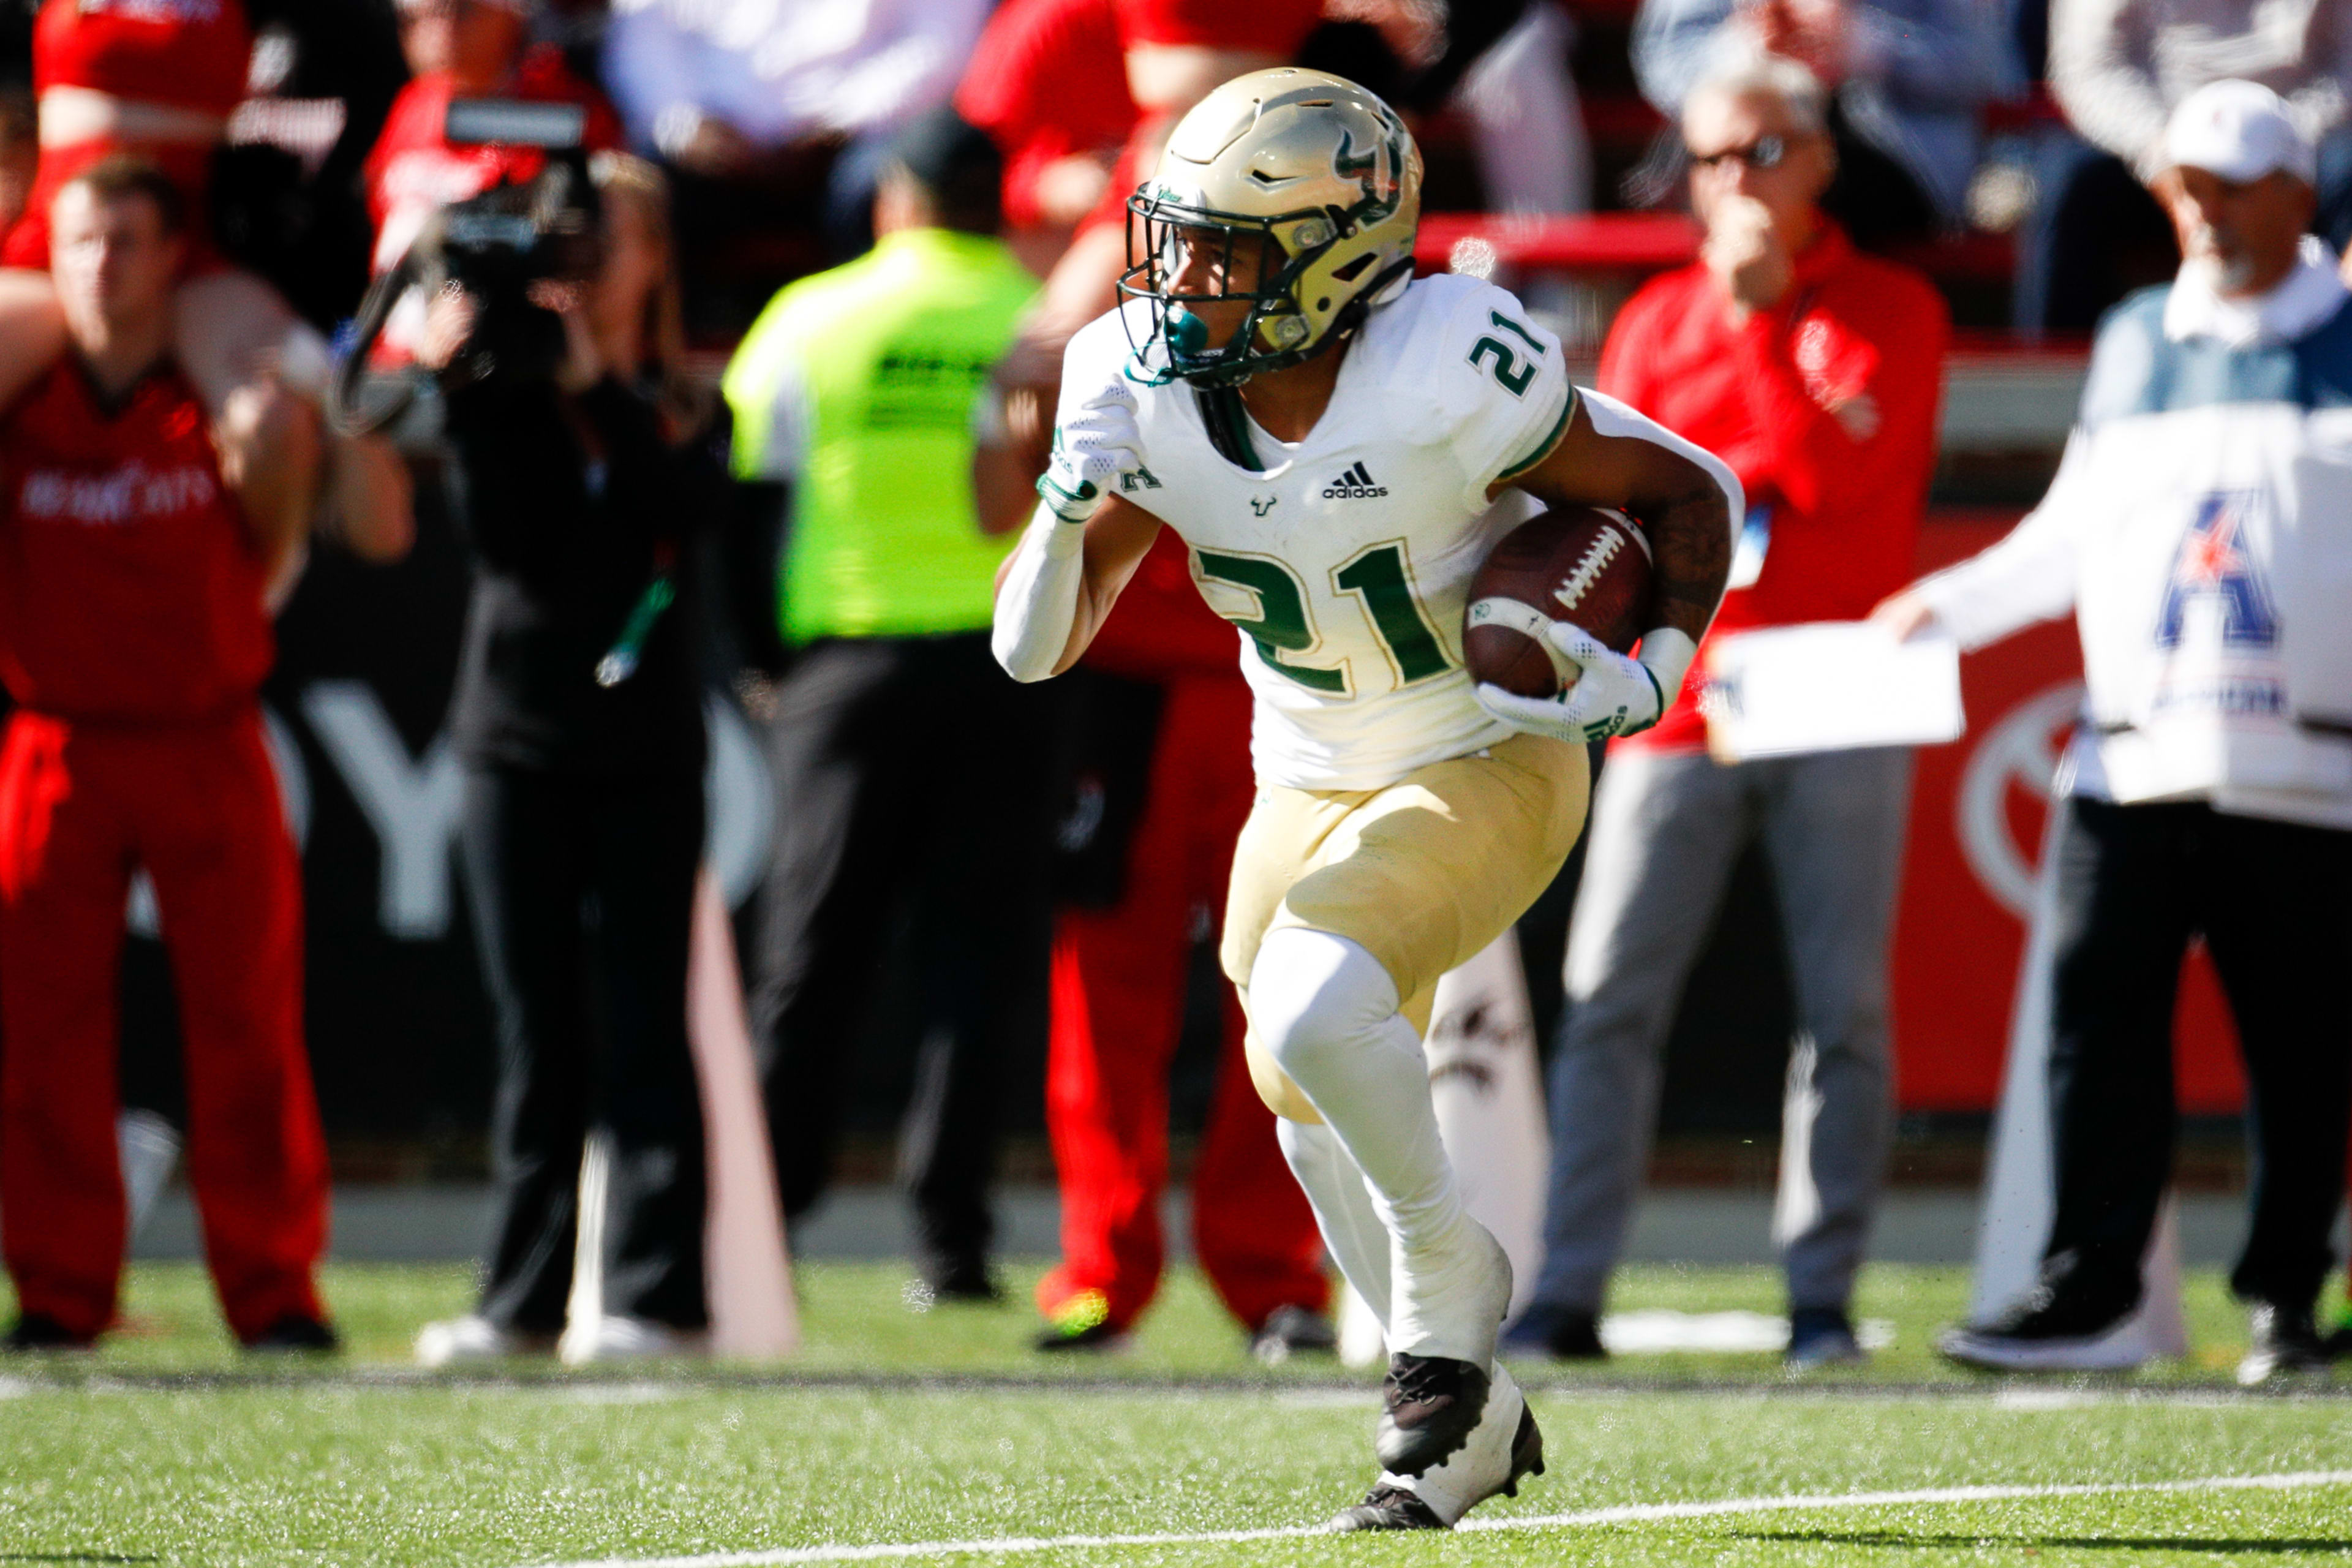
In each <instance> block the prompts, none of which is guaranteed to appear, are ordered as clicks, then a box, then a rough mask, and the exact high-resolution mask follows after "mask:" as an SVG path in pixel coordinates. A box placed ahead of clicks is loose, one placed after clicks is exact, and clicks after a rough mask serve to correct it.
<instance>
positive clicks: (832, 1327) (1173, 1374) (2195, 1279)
mask: <svg viewBox="0 0 2352 1568" xmlns="http://www.w3.org/2000/svg"><path fill="white" fill-rule="evenodd" d="M1040 1272H1042V1269H1041V1268H1039V1267H1038V1266H1034V1265H1031V1266H1026V1267H1016V1268H1009V1269H1007V1270H1006V1271H1005V1273H1004V1283H1005V1296H1004V1300H1003V1303H1002V1304H1001V1305H999V1306H996V1307H971V1306H950V1305H946V1304H940V1305H938V1306H927V1305H926V1304H925V1300H924V1294H923V1292H922V1291H921V1289H919V1287H918V1286H916V1285H915V1284H914V1283H913V1281H912V1279H911V1278H910V1276H909V1273H908V1269H907V1268H906V1267H905V1266H904V1265H901V1264H897V1263H817V1264H803V1265H801V1266H800V1267H799V1268H797V1270H796V1272H795V1275H794V1279H795V1283H796V1284H797V1286H798V1288H799V1291H800V1297H801V1315H802V1326H803V1335H804V1339H805V1344H804V1347H803V1352H802V1353H801V1355H800V1356H799V1357H798V1358H796V1359H795V1360H794V1361H793V1362H792V1363H789V1366H790V1368H791V1369H792V1370H793V1371H795V1372H800V1373H865V1372H881V1373H897V1374H912V1373H979V1374H990V1375H994V1374H1007V1375H1013V1376H1017V1377H1022V1378H1062V1377H1076V1378H1081V1379H1086V1380H1088V1381H1093V1380H1098V1379H1102V1378H1106V1377H1109V1378H1130V1379H1135V1380H1139V1381H1152V1382H1157V1381H1165V1380H1167V1379H1169V1378H1199V1377H1215V1378H1221V1379H1244V1380H1250V1381H1276V1382H1294V1381H1300V1380H1305V1381H1311V1382H1321V1383H1328V1382H1331V1381H1334V1380H1335V1379H1338V1380H1343V1381H1350V1382H1353V1381H1365V1382H1367V1383H1369V1381H1370V1380H1357V1379H1354V1378H1353V1377H1352V1374H1343V1373H1339V1372H1338V1371H1336V1369H1335V1368H1334V1367H1333V1365H1332V1363H1330V1362H1329V1361H1328V1360H1326V1361H1319V1362H1314V1361H1310V1362H1307V1363H1300V1364H1299V1365H1297V1366H1295V1367H1292V1368H1287V1369H1284V1370H1283V1371H1282V1372H1279V1373H1267V1372H1266V1371H1265V1369H1263V1368H1260V1367H1259V1366H1257V1364H1256V1363H1254V1362H1251V1361H1250V1360H1248V1359H1247V1358H1246V1357H1245V1356H1244V1354H1243V1342H1242V1336H1241V1331H1240V1329H1239V1328H1238V1327H1237V1326H1236V1325H1235V1324H1234V1322H1233V1321H1232V1320H1230V1319H1229V1318H1227V1317H1226V1316H1225V1314H1224V1311H1223V1308H1221V1307H1220V1306H1219V1305H1218V1303H1217V1300H1216V1298H1215V1297H1214V1296H1213V1294H1212V1293H1211V1292H1210V1290H1209V1289H1208V1288H1207V1286H1206V1284H1205V1282H1204V1281H1203V1280H1202V1277H1201V1275H1200V1274H1199V1273H1198V1271H1197V1270H1193V1269H1189V1268H1187V1269H1181V1270H1176V1271H1172V1272H1171V1275H1170V1277H1169V1279H1168V1282H1167V1284H1166V1286H1165V1288H1164V1289H1162V1291H1161V1293H1160V1300H1158V1301H1157V1302H1155V1303H1154V1304H1153V1306H1152V1309H1151V1310H1150V1313H1149V1314H1148V1315H1147V1316H1146V1317H1145V1319H1144V1320H1143V1322H1142V1325H1141V1328H1140V1331H1139V1332H1138V1333H1137V1334H1136V1336H1135V1338H1134V1341H1133V1342H1132V1345H1131V1348H1130V1349H1129V1352H1127V1353H1125V1354H1122V1355H1119V1356H1116V1357H1102V1356H1076V1357H1071V1356H1043V1355H1039V1354H1037V1353H1036V1352H1034V1351H1032V1350H1031V1349H1030V1348H1029V1345H1030V1341H1031V1339H1032V1338H1033V1337H1034V1335H1035V1333H1036V1332H1037V1330H1038V1328H1039V1327H1040V1324H1039V1322H1038V1320H1037V1316H1036V1313H1035V1310H1034V1308H1033V1307H1032V1306H1031V1304H1030V1303H1031V1290H1032V1288H1033V1287H1034V1284H1035V1282H1036V1279H1037V1276H1038V1274H1039V1273H1040ZM322 1281H323V1289H324V1291H325V1294H326V1297H327V1300H328V1304H329V1307H330V1310H331V1311H332V1313H333V1314H334V1316H335V1319H336V1321H337V1323H338V1324H339V1326H340V1327H341V1330H342V1331H343V1334H344V1337H345V1339H346V1341H347V1342H348V1344H349V1348H350V1354H349V1356H348V1357H347V1358H346V1360H345V1363H343V1364H347V1365H348V1364H358V1365H368V1364H373V1363H384V1364H397V1365H402V1366H405V1365H406V1364H407V1363H408V1362H409V1357H410V1345H411V1342H413V1340H414V1339H415V1333H416V1329H417V1326H418V1325H419V1324H421V1323H424V1322H425V1321H429V1320H431V1319H434V1318H442V1317H450V1316H454V1315H455V1314H457V1313H459V1312H462V1311H464V1310H466V1309H467V1306H468V1304H470V1302H471V1300H472V1299H473V1271H472V1269H471V1268H469V1267H467V1266H465V1265H459V1264H425V1265H418V1264H406V1265H388V1264H330V1265H329V1266H328V1267H327V1268H325V1270H324V1271H323V1274H322ZM2187 1300H2188V1310H2189V1338H2190V1342H2191V1344H2192V1346H2193V1347H2194V1348H2193V1351H2192V1353H2191V1355H2190V1356H2189V1360H2188V1361H2187V1362H2185V1363H2161V1364H2158V1365H2157V1366H2153V1367H2150V1368H2147V1369H2146V1370H2144V1371H2142V1372H2140V1373H2135V1374H2133V1375H2132V1377H2131V1378H2130V1379H2128V1380H2126V1381H2129V1382H2132V1383H2134V1384H2163V1385H2171V1384H2179V1383H2194V1384H2213V1385H2215V1386H2218V1387H2227V1386H2230V1373H2231V1369H2232V1368H2234V1367H2235V1366H2236V1365H2237V1362H2238V1357H2239V1356H2240V1354H2241V1353H2242V1352H2243V1350H2244V1347H2245V1338H2246V1326H2245V1316H2244V1312H2243V1310H2242V1309H2241V1308H2239V1307H2238V1306H2237V1305H2236V1304H2235V1303H2233V1302H2232V1301H2231V1300H2230V1299H2229V1293H2228V1290H2227V1289H2226V1288H2225V1286H2224V1285H2223V1283H2222V1279H2221V1275H2220V1274H2219V1273H2218V1272H2213V1271H2200V1272H2197V1273H2194V1274H2192V1275H2190V1276H2189V1280H2188V1288H2187ZM14 1305H15V1304H14V1300H13V1298H12V1297H11V1296H10V1294H9V1292H8V1289H7V1287H6V1284H5V1280H0V1311H5V1312H7V1313H10V1314H13V1311H14ZM1611 1305H1612V1309H1618V1310H1629V1309H1637V1308H1645V1307H1670V1308H1675V1309H1679V1310H1686V1311H1714V1310H1724V1309H1727V1308H1745V1309H1748V1310H1755V1311H1762V1312H1777V1311H1780V1310H1783V1308H1784V1305H1785V1302H1784V1300H1783V1298H1782V1295H1781V1286H1780V1277H1779V1275H1778V1273H1777V1271H1775V1270H1773V1269H1771V1268H1760V1267H1721V1266H1715V1267H1701V1266H1674V1265H1663V1264H1635V1265H1630V1266H1628V1267H1626V1268H1623V1269H1622V1270H1621V1271H1620V1272H1619V1276H1618V1282H1617V1287H1616V1289H1615V1291H1614V1293H1613V1295H1612V1300H1611ZM1967 1305H1968V1272H1967V1270H1966V1269H1964V1268H1923V1267H1914V1266H1904V1265H1892V1264H1879V1265H1873V1266H1871V1267H1868V1268H1864V1271H1863V1275H1862V1279H1861V1283H1860V1287H1859V1289H1858V1292H1857V1295H1856V1299H1855V1303H1854V1311H1855V1315H1856V1316H1857V1317H1860V1318H1865V1319H1869V1318H1875V1319H1882V1320H1885V1321H1889V1322H1891V1323H1893V1325H1894V1326H1895V1342H1894V1344H1893V1345H1892V1346H1891V1347H1889V1348H1888V1349H1886V1350H1885V1351H1884V1352H1880V1353H1879V1354H1878V1355H1876V1356H1875V1357H1874V1358H1873V1360H1872V1362H1871V1364H1870V1365H1869V1366H1867V1367H1864V1368H1858V1369H1853V1370H1851V1371H1844V1370H1841V1371H1836V1372H1832V1373H1827V1374H1825V1376H1824V1381H1826V1382H1830V1383H1867V1384H1888V1383H1898V1384H1952V1385H1953V1386H1955V1387H1971V1386H1976V1385H1978V1384H1979V1383H1980V1382H1981V1380H1980V1379H1979V1378H1978V1377H1976V1376H1975V1375H1974V1374H1972V1373H1966V1372H1963V1371H1961V1370H1960V1369H1958V1368H1956V1367H1952V1366H1950V1365H1948V1364H1947V1363H1944V1362H1942V1361H1941V1360H1939V1359H1938V1358H1937V1356H1936V1355H1935V1354H1934V1352H1933V1349H1932V1342H1933V1337H1934V1334H1935V1332H1936V1331H1937V1329H1938V1328H1939V1327H1941V1326H1942V1325H1944V1324H1946V1323H1949V1322H1952V1321H1956V1320H1957V1319H1958V1318H1960V1317H1961V1316H1963V1315H1964V1313H1965V1311H1966V1309H1967ZM122 1314H123V1317H124V1319H125V1321H126V1322H127V1324H128V1331H125V1332H121V1333H118V1334H115V1335H112V1336H110V1338H109V1339H108V1340H107V1342H106V1343H105V1346H104V1348H103V1349H102V1350H101V1352H100V1354H99V1357H98V1358H97V1363H96V1364H97V1365H98V1366H100V1367H101V1368H107V1369H121V1370H130V1369H134V1368H135V1369H141V1370H153V1371H167V1370H172V1371H177V1370H188V1371H195V1370H206V1369H222V1368H233V1367H236V1366H238V1365H239V1364H240V1358H239V1357H238V1356H237V1355H236V1352H235V1350H234V1349H233V1348H232V1346H231V1345H230V1342H229V1340H228V1336H227V1333H226V1331H225V1330H224V1329H223V1328H222V1327H221V1324H220V1313H219V1310H218V1308H217V1307H216V1306H215V1303H214V1300H213V1296H212V1288H211V1285H210V1283H209V1282H208V1281H207V1279H206V1278H205V1273H204V1270H203V1268H201V1267H199V1266H198V1265H195V1264H192V1263H158V1264H142V1265H140V1266H138V1267H136V1268H133V1269H131V1274H130V1279H129V1282H128V1285H127V1287H126V1289H125V1291H124V1296H123V1301H122ZM1516 1366H1517V1363H1515V1367H1516ZM1520 1370H1522V1372H1523V1375H1531V1376H1533V1377H1535V1378H1538V1379H1540V1380H1541V1381H1544V1382H1549V1383H1558V1384H1568V1385H1580V1384H1593V1383H1606V1384H1611V1385H1612V1386H1614V1385H1620V1384H1626V1383H1629V1382H1632V1383H1643V1384H1666V1385H1674V1384H1691V1383H1704V1384H1709V1385H1712V1384H1717V1383H1721V1382H1724V1381H1727V1380H1728V1381H1734V1382H1760V1383H1767V1384H1779V1383H1780V1382H1781V1381H1782V1379H1781V1375H1780V1365H1779V1362H1778V1360H1777V1358H1774V1357H1769V1356H1759V1355H1675V1356H1639V1357H1628V1358H1622V1359H1620V1360H1617V1361H1613V1362H1611V1363H1606V1364H1605V1365H1603V1366H1600V1367H1580V1366H1568V1365H1559V1366H1548V1365H1545V1364H1544V1363H1533V1364H1532V1365H1529V1366H1528V1367H1525V1368H1523V1369H1520ZM0 1372H5V1363H0ZM0 1562H5V1560H4V1559H0Z"/></svg>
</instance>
